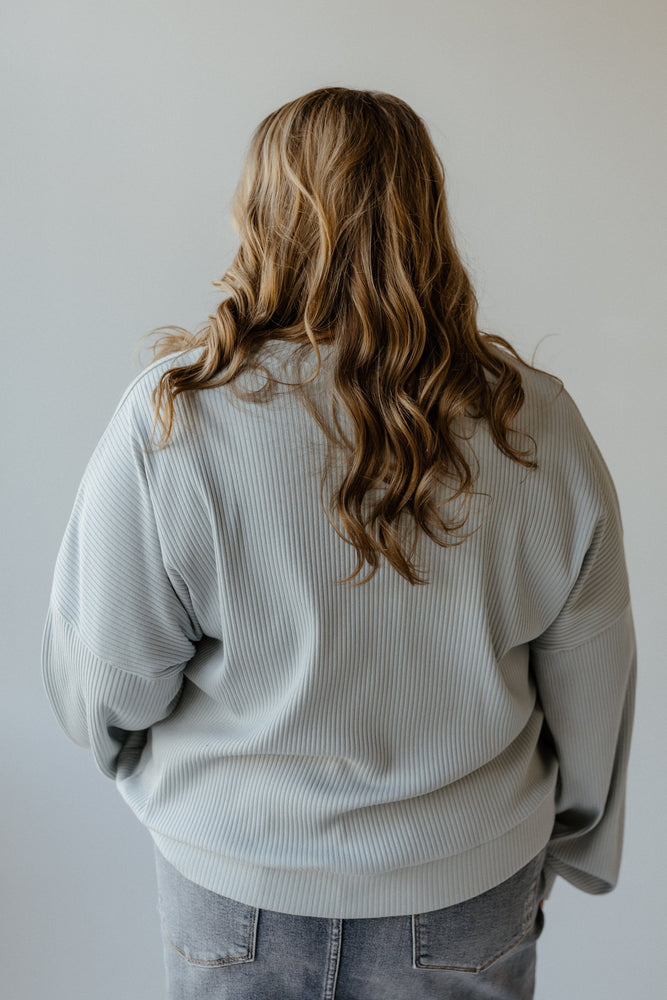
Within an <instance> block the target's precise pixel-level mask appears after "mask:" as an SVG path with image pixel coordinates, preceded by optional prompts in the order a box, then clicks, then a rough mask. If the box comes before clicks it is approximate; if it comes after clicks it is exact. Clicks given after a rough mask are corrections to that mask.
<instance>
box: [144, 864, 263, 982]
mask: <svg viewBox="0 0 667 1000" xmlns="http://www.w3.org/2000/svg"><path fill="white" fill-rule="evenodd" d="M155 858H156V873H157V887H158V913H159V916H160V922H161V924H162V931H163V933H164V936H165V938H166V939H167V941H168V942H169V944H170V945H171V946H172V947H173V948H175V949H176V951H177V952H180V954H181V955H182V957H183V958H184V959H185V961H186V962H188V963H190V964H191V965H201V966H209V967H211V966H219V965H232V964H234V963H237V962H252V961H254V959H255V944H256V939H257V920H258V916H259V909H258V908H257V907H256V906H250V905H248V904H247V903H241V902H238V901H237V900H235V899H229V898H228V897H227V896H220V895H218V894H217V893H215V892H211V891H210V889H205V888H204V887H203V886H201V885H197V884H196V883H195V882H191V881H190V880H189V879H188V878H186V877H185V876H184V875H182V874H181V873H180V872H179V871H178V870H177V869H176V868H174V866H173V865H172V864H170V862H169V861H167V859H166V858H165V857H164V856H163V855H162V854H161V853H160V851H158V850H157V848H156V850H155Z"/></svg>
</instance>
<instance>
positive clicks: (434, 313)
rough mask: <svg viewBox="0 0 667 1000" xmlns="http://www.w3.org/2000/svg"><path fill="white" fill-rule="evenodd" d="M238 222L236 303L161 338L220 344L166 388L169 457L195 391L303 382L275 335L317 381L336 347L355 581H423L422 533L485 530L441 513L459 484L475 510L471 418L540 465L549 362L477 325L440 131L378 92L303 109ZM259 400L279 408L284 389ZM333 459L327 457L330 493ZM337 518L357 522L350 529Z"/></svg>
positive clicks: (265, 131) (337, 95)
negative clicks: (524, 442)
mask: <svg viewBox="0 0 667 1000" xmlns="http://www.w3.org/2000/svg"><path fill="white" fill-rule="evenodd" d="M232 220H233V222H234V226H235V228H236V230H237V232H238V235H239V241H240V245H239V248H238V250H237V253H236V256H235V257H234V260H233V262H232V264H231V266H230V267H229V268H228V270H227V271H226V272H225V274H224V275H223V277H222V278H221V279H219V280H216V281H214V282H213V285H214V286H216V287H218V288H220V289H222V290H223V291H224V292H226V293H227V297H226V298H224V299H223V300H222V301H221V302H220V304H219V306H218V307H217V309H216V311H215V313H214V314H213V315H211V316H209V317H208V323H206V324H205V325H204V326H203V327H202V328H200V329H198V330H197V331H195V333H194V334H192V333H190V332H189V331H187V330H185V329H183V328H182V327H173V326H169V327H158V328H157V329H156V330H153V331H151V333H150V334H148V336H152V335H154V334H156V333H160V332H161V331H165V330H166V331H173V332H171V333H166V334H163V335H162V336H161V337H160V338H159V340H158V341H157V342H156V343H155V344H154V345H153V360H156V359H158V358H161V357H164V356H166V355H168V354H171V353H173V352H175V351H180V350H187V349H190V348H193V347H203V351H202V353H201V355H200V356H199V357H198V359H197V360H196V361H195V362H194V363H192V364H188V365H182V366H180V367H173V368H171V369H169V370H167V371H165V372H164V373H163V374H162V376H161V378H160V380H159V383H158V385H157V386H156V388H155V391H154V393H153V405H154V410H155V420H154V424H153V436H154V434H155V429H156V425H157V423H158V421H159V422H160V423H161V424H162V427H163V430H164V437H163V439H162V441H161V442H160V444H159V445H158V447H160V448H162V447H165V446H166V444H167V443H168V441H169V439H170V436H171V433H172V425H173V420H174V400H175V398H176V396H177V395H178V394H179V393H181V392H185V391H196V390H199V389H206V388H212V387H213V386H218V385H225V384H233V383H234V382H235V380H237V378H238V377H239V376H240V375H241V374H242V373H243V372H244V371H246V370H257V369H261V370H262V371H264V372H265V374H266V376H267V379H268V380H269V384H276V383H279V384H287V383H281V382H280V380H278V379H275V378H274V377H273V376H272V375H271V374H270V373H269V372H268V371H267V370H266V368H265V367H264V366H262V365H261V364H257V363H256V362H255V360H254V359H255V357H256V355H257V353H258V352H259V350H260V349H261V348H262V346H263V344H264V343H265V342H266V341H267V340H269V339H272V340H284V341H288V342H292V343H294V344H295V345H300V351H301V350H304V351H312V350H313V349H314V351H315V353H316V356H317V370H316V371H315V373H314V374H313V375H311V376H310V378H308V379H306V380H305V381H301V382H299V383H296V385H297V386H305V385H306V384H307V383H309V382H312V381H313V380H314V379H315V378H317V376H318V375H319V372H320V368H321V355H320V350H319V345H320V344H328V345H332V350H333V352H334V359H333V360H334V370H333V378H332V383H331V388H332V398H331V404H332V409H333V414H334V422H335V424H336V428H337V431H338V434H339V435H340V437H342V438H343V441H344V446H345V448H346V449H347V451H348V452H349V464H348V466H347V471H346V473H345V476H344V478H343V481H342V482H341V483H340V484H339V486H338V488H337V489H336V490H334V491H333V492H332V493H331V495H330V498H329V510H327V509H326V507H325V506H324V503H323V502H322V507H323V509H324V512H325V514H326V516H327V519H328V520H329V522H330V523H331V525H332V527H333V528H334V530H335V531H336V532H337V534H338V535H339V536H340V537H341V538H343V539H344V540H345V541H346V542H348V544H351V545H352V546H353V547H354V548H355V549H356V552H357V565H356V567H355V570H354V572H353V573H352V574H351V575H350V576H348V577H346V578H345V579H344V580H342V581H338V583H348V582H350V581H351V580H353V579H354V577H356V576H357V575H358V574H359V573H360V571H361V570H362V568H363V566H364V564H365V563H368V564H369V565H370V566H371V573H370V574H369V575H368V576H367V577H366V578H365V579H364V580H362V581H359V582H357V583H355V584H354V586H359V585H361V584H362V583H366V582H368V580H370V579H371V578H372V577H373V576H374V574H375V572H376V571H377V569H378V566H379V557H380V555H382V556H384V557H385V558H386V560H387V561H388V562H389V563H390V564H391V566H393V567H394V569H395V570H396V571H397V572H398V573H399V574H400V575H401V576H403V577H404V578H405V579H406V580H408V581H409V582H410V583H411V584H420V585H423V584H425V583H428V582H429V581H428V580H424V579H420V578H419V577H418V575H417V573H416V571H415V568H414V566H413V564H412V563H411V561H410V559H411V556H412V553H413V552H414V549H415V545H416V537H417V533H418V529H422V530H423V531H424V532H426V534H427V535H428V536H429V537H430V538H431V539H432V540H433V541H435V542H436V543H437V544H439V545H442V546H447V545H456V544H461V542H463V541H464V540H465V538H467V537H469V535H470V534H472V533H473V531H469V532H467V533H466V534H464V535H462V536H460V535H457V534H456V532H457V531H458V530H459V529H460V528H461V527H463V525H464V524H465V522H466V520H467V516H466V515H464V516H463V518H462V519H461V520H458V521H457V520H451V519H450V521H449V523H446V522H445V520H444V519H443V518H442V517H441V516H440V515H439V514H438V513H437V509H436V503H435V494H436V491H437V490H438V489H439V485H440V482H442V481H444V480H449V481H450V482H451V483H452V484H453V485H452V493H451V496H450V497H449V501H452V500H456V499H459V500H460V501H461V502H462V503H463V504H465V503H466V502H467V501H469V499H470V497H471V496H472V494H473V492H474V491H473V481H474V478H473V474H472V470H471V467H470V464H469V462H468V460H467V458H466V454H465V451H464V450H463V449H462V447H461V446H460V444H459V443H458V442H457V438H458V439H459V441H460V437H461V436H460V434H459V433H457V427H459V425H460V419H462V418H465V417H471V418H472V419H473V420H484V421H486V422H487V424H488V427H489V430H490V433H491V435H492V437H493V441H494V443H495V444H496V445H497V447H498V448H499V449H500V451H501V452H502V453H503V454H504V455H506V456H507V457H508V458H509V459H511V460H512V461H515V462H518V463H519V464H521V465H523V466H525V467H526V468H528V469H536V468H537V461H536V459H535V456H534V452H535V449H536V445H535V441H534V439H532V438H530V435H527V436H528V437H529V438H530V440H531V441H532V443H533V456H532V457H530V451H531V449H526V450H519V449H518V448H517V447H516V446H514V445H513V444H512V443H511V442H510V440H509V436H510V434H519V433H520V432H519V431H515V430H513V429H512V427H511V424H512V421H513V420H514V418H515V416H516V415H517V414H518V412H519V410H520V409H521V407H522V405H523V403H524V399H525V396H524V390H523V386H522V379H521V374H520V371H519V370H518V369H517V367H516V365H515V364H514V363H513V361H512V359H515V360H516V361H519V362H521V363H522V364H523V365H525V366H526V367H529V368H532V367H533V366H532V365H528V364H527V362H525V361H524V360H523V359H522V358H521V357H520V355H519V354H518V353H517V352H516V350H515V349H514V348H513V347H512V346H511V344H509V343H508V342H507V341H506V340H505V339H504V338H502V337H499V336H496V335H493V334H488V333H484V332H483V331H481V330H479V329H478V327H477V318H476V317H477V310H478V303H477V299H476V296H475V293H474V290H473V288H472V285H471V282H470V279H469V277H468V275H467V273H466V270H465V267H464V265H463V263H462V261H461V258H460V256H459V253H458V252H457V249H456V245H455V240H454V236H453V232H452V227H451V223H450V219H449V214H448V208H447V200H446V194H445V176H444V168H443V165H442V161H441V159H440V157H439V155H438V153H437V151H436V149H435V148H434V145H433V143H432V141H431V138H430V136H429V133H428V130H427V128H426V126H425V124H424V122H423V121H422V119H421V118H420V117H419V116H418V115H417V114H416V113H415V112H414V111H413V110H412V109H411V108H410V107H409V106H408V105H407V104H406V103H405V102H404V101H402V100H400V99H399V98H397V97H395V96H393V95H391V94H386V93H382V92H378V91H369V90H350V89H347V88H343V87H323V88H320V89H318V90H314V91H312V92H310V93H308V94H305V95H304V96H302V97H299V98H297V99H296V100H293V101H290V102H289V103H287V104H285V105H283V106H282V107H280V108H278V109H277V110H276V111H273V112H272V113H271V114H269V115H267V117H265V118H264V119H263V121H261V122H260V124H259V125H258V126H257V128H256V129H255V131H254V133H253V135H252V138H251V140H250V143H249V147H248V151H247V155H246V159H245V163H244V166H243V170H242V174H241V178H240V180H239V183H238V186H237V189H236V192H235V194H234V198H233V202H232ZM534 370H536V371H541V369H534ZM544 374H550V373H547V372H545V373H544ZM551 377H552V378H554V379H555V380H556V381H557V382H560V380H559V379H557V378H556V376H551ZM560 384H561V389H562V383H560ZM244 398H252V400H253V401H254V402H258V403H260V402H266V401H267V394H266V390H265V389H262V390H259V392H257V393H251V394H246V396H245V397H244ZM268 398H270V396H269V397H268ZM307 405H309V404H308V403H307ZM340 406H342V407H343V408H344V410H345V411H346V412H347V413H348V414H349V416H350V418H351V420H352V425H353V427H354V440H353V441H349V440H348V439H347V438H346V437H345V435H344V434H343V432H342V430H341V427H340V423H339V421H338V418H337V416H336V412H337V408H338V407H340ZM309 409H310V410H311V412H312V413H313V416H314V417H315V419H316V420H318V423H320V426H322V428H323V430H324V431H325V433H326V435H327V438H328V440H329V441H330V443H331V442H333V441H334V438H332V436H331V433H330V431H329V429H328V428H327V426H326V423H325V422H324V421H323V420H322V419H321V418H320V417H319V416H318V414H317V412H316V411H314V410H313V409H312V408H311V407H310V405H309ZM153 436H152V437H153ZM151 440H152V438H151ZM336 443H337V444H340V441H339V440H338V439H336ZM329 466H330V461H329V453H327V462H326V463H325V469H324V472H323V475H322V480H321V491H320V495H321V497H322V491H323V489H324V484H325V480H326V476H327V473H328V471H329ZM378 488H379V489H381V490H382V491H383V495H382V496H381V497H380V498H379V499H378V500H377V501H376V502H375V504H374V505H371V507H370V509H369V510H368V511H366V512H363V511H362V504H363V501H364V499H365V498H367V494H368V493H369V491H371V490H374V489H378ZM438 506H439V505H438ZM330 514H337V515H338V516H339V518H340V521H341V523H342V527H343V533H341V531H340V530H339V529H338V528H337V527H336V525H335V524H334V521H333V520H332V517H331V516H330ZM404 515H409V516H410V517H411V519H412V523H413V525H414V527H415V541H414V543H413V546H412V550H411V552H410V553H409V555H408V556H407V557H406V555H405V553H404V551H403V547H402V542H401V538H400V535H399V531H398V525H399V521H400V519H401V517H402V516H404ZM436 529H437V530H439V531H441V532H442V533H443V535H444V538H442V539H441V538H439V537H437V536H436V534H435V530H436ZM474 530H477V529H474ZM345 533H346V534H345ZM346 535H347V537H346Z"/></svg>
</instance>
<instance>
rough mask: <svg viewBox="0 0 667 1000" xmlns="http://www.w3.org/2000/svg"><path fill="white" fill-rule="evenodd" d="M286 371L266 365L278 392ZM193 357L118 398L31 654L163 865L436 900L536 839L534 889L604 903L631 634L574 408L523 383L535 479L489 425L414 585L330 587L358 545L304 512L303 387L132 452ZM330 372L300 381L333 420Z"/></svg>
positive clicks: (526, 373) (193, 398)
mask: <svg viewBox="0 0 667 1000" xmlns="http://www.w3.org/2000/svg"><path fill="white" fill-rule="evenodd" d="M292 350H293V348H292V347H291V346H290V345H286V344H284V343H279V342H278V341H271V342H270V343H269V344H268V345H267V346H266V347H265V349H264V359H265V362H266V363H267V364H269V365H271V364H275V366H276V367H275V368H274V369H273V370H274V371H275V373H276V374H277V375H278V377H280V378H283V379H285V378H287V379H288V380H290V379H294V378H295V376H294V374H293V373H292V369H291V368H290V366H289V365H290V352H291V351H292ZM198 351H199V348H194V349H192V351H187V352H179V354H173V355H171V356H170V357H169V358H162V359H161V360H159V361H157V362H154V363H153V364H151V365H149V366H148V367H147V368H146V369H144V371H143V372H142V373H140V374H139V375H138V376H137V377H135V378H134V380H133V381H132V382H131V383H130V385H129V386H128V388H127V389H126V391H125V393H124V394H123V396H122V398H121V399H120V401H119V403H118V405H117V407H116V409H115V412H114V413H113V415H112V417H111V419H110V421H109V423H108V425H107V427H106V429H105V430H104V433H103V434H102V437H101V439H100V440H99V442H98V444H97V446H96V448H95V450H94V452H93V454H92V457H91V458H90V460H89V462H88V464H87V466H86V468H85V471H84V474H83V477H82V480H81V483H80V486H79V488H78V492H77V493H76V498H75V501H74V507H73V510H72V513H71V516H70V518H69V521H68V523H67V527H66V530H65V535H64V538H63V540H62V543H61V546H60V549H59V552H58V556H57V560H56V564H55V571H54V577H53V586H52V591H51V596H50V603H49V607H48V613H47V617H46V623H45V627H44V633H43V642H42V676H43V681H44V685H45V690H46V693H47V696H48V698H49V701H50V704H51V705H52V708H53V710H54V712H55V715H56V717H57V719H58V722H59V723H60V725H61V726H62V728H63V729H64V731H65V732H66V733H67V735H68V736H69V737H70V738H71V739H72V740H74V741H75V742H76V743H77V744H79V745H81V746H87V747H90V748H91V750H92V753H93V754H94V757H95V760H96V762H97V765H98V767H99V769H100V771H101V772H102V773H103V774H104V775H107V776H109V777H110V778H114V779H115V781H116V784H117V787H118V789H119V791H120V794H121V795H122V797H123V798H124V799H125V801H126V802H127V804H128V805H129V807H130V808H131V809H132V810H133V811H134V813H135V814H136V816H137V817H138V819H139V820H140V822H141V823H142V824H144V825H145V826H146V827H147V828H148V830H149V831H150V834H151V836H152V837H153V839H154V841H155V844H156V846H157V847H158V849H159V850H160V851H161V852H162V853H163V854H164V856H165V857H166V858H167V859H168V860H169V861H170V862H171V863H172V864H173V865H175V867H176V868H177V869H179V870H180V871H181V872H182V873H183V874H184V875H185V876H187V877H188V878H190V879H192V880H193V881H195V882H197V883H199V884H201V885H203V886H206V887H207V888H209V889H212V890H213V891H215V892H218V893H222V894H223V895H226V896H230V897H232V898H234V899H237V900H240V901H242V902H245V903H248V904H251V905H255V906H258V907H263V908H267V909H272V910H281V911H286V912H290V913H296V914H303V915H307V916H318V917H343V918H349V917H378V916H391V915H398V914H409V913H417V912H422V911H425V910H432V909H438V908H440V907H443V906H448V905H451V904H453V903H457V902H459V901H461V900H464V899H467V898H470V897H472V896H474V895H477V894H478V893H481V892H484V891H485V890H487V889H489V888H491V887H493V886H494V885H497V884H498V883H500V882H501V881H503V880H505V879H507V878H509V877H510V876H511V875H512V874H513V873H514V872H516V871H517V870H518V869H519V868H520V867H522V866H523V865H524V864H526V863H527V862H528V861H529V860H530V859H531V858H532V857H534V855H536V854H537V853H538V852H539V851H540V849H541V848H542V847H543V846H544V845H545V844H546V843H547V842H549V851H548V854H547V891H546V895H547V896H548V895H549V893H550V891H551V888H552V886H553V882H554V879H555V878H556V876H557V875H561V876H562V877H563V878H564V879H566V880H567V881H569V882H570V883H571V884H572V885H574V886H576V887H578V888H580V889H582V890H583V891H585V892H589V893H603V892H608V891H610V890H611V889H613V888H614V886H615V885H616V883H617V880H618V875H619V868H620V860H621V851H622V843H623V829H624V805H625V785H626V775H627V766H628V758H629V753H630V742H631V730H632V724H633V715H634V699H635V684H636V647H635V635H634V626H633V619H632V612H631V605H630V594H629V585H628V577H627V571H626V565H625V558H624V551H623V536H622V525H621V517H620V513H619V505H618V500H617V496H616V491H615V488H614V485H613V482H612V480H611V477H610V474H609V471H608V469H607V466H606V465H605V462H604V460H603V458H602V456H601V455H600V452H599V450H598V448H597V446H596V444H595V442H594V440H593V438H592V437H591V434H590V432H589V430H588V429H587V427H586V425H585V423H584V421H583V419H582V417H581V415H580V413H579V411H578V409H577V407H576V406H575V404H574V402H573V401H572V399H571V397H570V396H569V395H568V393H567V392H566V391H563V392H562V393H561V394H560V395H557V390H558V386H557V385H556V383H555V382H554V381H553V380H551V379H549V378H548V377H547V376H545V375H542V374H540V373H535V372H533V371H531V370H530V369H527V368H524V367H523V366H521V370H522V374H523V377H524V386H525V390H526V403H525V405H524V407H523V409H522V410H521V413H520V414H519V417H518V418H517V419H516V421H515V425H514V426H516V427H517V428H518V429H521V430H526V431H528V432H530V433H531V434H532V435H533V437H534V438H535V440H536V442H537V459H538V462H539V466H540V467H539V470H537V471H534V472H533V471H530V470H527V469H526V468H524V467H522V466H520V465H518V464H517V463H515V462H512V461H511V460H510V459H508V458H506V457H505V456H503V455H502V454H501V452H500V451H499V450H498V449H497V448H496V447H495V445H494V444H493V442H492V439H491V437H490V434H489V432H488V428H487V427H486V426H485V425H484V424H483V423H481V422H480V423H479V424H477V425H476V430H475V433H474V436H473V437H472V438H471V441H470V447H472V448H473V450H474V454H475V455H476V456H477V458H478V459H479V469H480V471H479V477H478V479H477V480H476V483H475V488H476V490H477V491H478V495H477V496H476V497H475V499H474V502H473V505H472V508H471V515H470V516H471V520H469V522H468V523H467V524H466V525H465V529H464V530H466V531H468V530H470V529H471V528H472V527H474V526H476V525H477V524H480V523H481V527H480V528H479V530H478V531H477V532H475V533H474V534H473V535H472V536H471V537H470V538H469V539H468V540H467V541H465V542H464V543H463V544H462V545H459V546H456V547H450V548H442V547H441V546H438V545H437V544H436V543H435V542H433V541H431V540H430V539H429V538H428V536H426V535H425V534H423V533H422V534H421V537H420V540H419V542H418V544H417V547H416V549H415V553H414V557H413V558H414V559H415V561H416V565H417V568H418V569H420V570H421V571H422V572H423V573H425V574H426V575H427V577H428V579H429V580H430V583H429V585H428V586H423V587H419V586H414V587H413V586H410V584H409V583H408V582H407V581H406V580H405V579H403V578H402V577H400V576H399V575H398V574H397V573H396V572H395V570H393V568H391V567H390V566H389V565H388V564H387V563H385V562H384V560H381V564H380V569H379V570H378V572H377V573H376V575H375V576H374V577H373V579H372V580H371V581H370V582H369V583H366V584H364V585H363V586H361V587H357V588H354V587H351V586H350V585H349V584H342V585H336V583H335V581H336V580H337V579H342V578H343V577H344V576H347V575H349V574H350V573H351V572H352V570H353V569H354V567H355V565H356V554H355V551H354V550H353V548H352V547H351V545H349V544H348V543H346V542H345V541H344V540H343V539H341V538H340V537H339V536H338V535H337V534H336V532H335V531H334V529H333V528H332V527H331V525H330V524H329V522H328V521H327V519H326V517H325V515H324V512H323V511H322V509H321V506H320V469H321V462H322V461H323V457H324V454H325V450H324V442H325V438H324V435H323V432H322V430H321V429H320V428H319V427H318V426H317V424H316V422H315V421H314V419H313V418H312V416H311V415H310V414H309V413H308V412H307V410H306V409H305V407H304V406H303V404H302V403H301V402H300V401H299V400H298V397H297V396H296V395H295V394H294V393H290V392H288V391H286V390H281V391H280V392H279V393H277V394H276V396H275V397H274V399H273V400H272V401H271V402H269V403H266V404H262V405H258V404H255V403H251V402H247V403H245V402H243V401H241V400H239V398H238V397H237V396H235V395H234V394H233V393H232V389H231V386H221V387H217V388H214V389H209V390H204V391H199V392H194V393H185V394H183V395H180V396H179V397H178V398H177V400H176V420H175V425H174V437H173V439H172V441H171V442H170V444H169V445H168V446H167V448H166V449H165V450H164V451H153V452H150V451H148V448H149V439H150V433H151V429H152V425H153V413H152V408H151V399H150V396H151V391H152V389H153V387H154V386H155V384H156V382H157V379H158V376H159V375H160V374H161V373H162V372H163V371H164V370H166V369H167V368H169V367H173V366H174V365H175V364H177V363H185V361H189V360H193V359H194V357H195V356H196V354H197V352H198ZM327 357H329V348H327V347H323V348H322V359H323V364H324V368H323V371H322V373H321V375H320V376H319V377H318V379H317V380H316V382H315V383H313V384H312V386H311V388H310V389H309V390H308V392H310V393H311V394H312V398H313V399H318V400H319V408H320V410H321V411H322V412H324V413H325V414H326V413H327V402H326V400H327V398H328V397H327V396H326V393H327V391H328V390H327V378H328V373H329V372H330V369H328V368H327V365H326V360H327ZM313 358H314V356H313ZM281 361H284V362H285V365H286V366H285V367H284V368H281V367H280V364H281ZM314 370H315V360H313V361H312V362H311V361H310V360H309V361H308V362H307V367H306V368H305V373H306V374H310V373H311V372H312V371H314ZM240 384H241V385H242V386H245V387H246V388H249V387H253V388H256V387H258V386H259V385H261V384H262V379H261V378H257V377H252V376H248V375H246V376H244V378H243V379H242V381H241V383H240ZM345 416H346V415H345ZM346 430H348V431H349V432H350V433H351V424H349V423H348V425H347V428H346ZM513 441H514V442H515V443H517V444H518V446H519V447H526V446H527V444H528V442H527V439H521V438H514V439H513ZM471 461H473V471H474V470H475V465H474V459H471ZM344 467H345V465H344V464H341V465H340V471H342V469H343V468H344ZM338 481H339V476H337V475H335V474H334V475H333V476H332V477H331V478H330V479H329V480H328V485H331V486H334V485H337V483H338ZM324 498H325V502H326V500H327V499H328V493H327V492H326V491H325V493H324ZM443 513H445V514H446V508H445V509H444V510H443ZM409 537H410V538H411V537H412V536H409ZM367 572H368V566H366V567H365V568H364V570H363V571H362V573H361V574H360V576H359V577H357V578H356V579H357V580H359V579H361V578H362V577H364V576H366V575H367Z"/></svg>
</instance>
